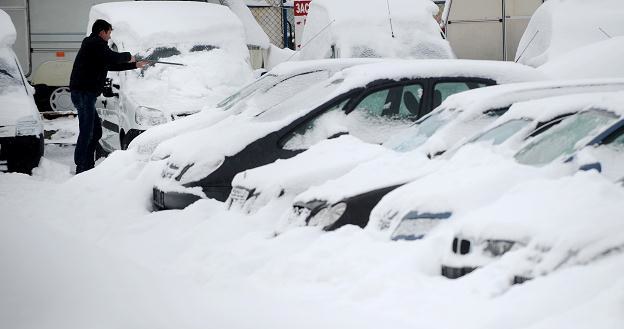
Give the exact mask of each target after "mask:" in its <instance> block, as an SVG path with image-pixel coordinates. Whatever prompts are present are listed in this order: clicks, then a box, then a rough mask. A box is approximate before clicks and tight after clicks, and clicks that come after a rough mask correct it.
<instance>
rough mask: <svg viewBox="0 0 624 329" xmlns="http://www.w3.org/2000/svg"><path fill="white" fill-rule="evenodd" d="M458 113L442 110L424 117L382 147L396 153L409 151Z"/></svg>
mask: <svg viewBox="0 0 624 329" xmlns="http://www.w3.org/2000/svg"><path fill="white" fill-rule="evenodd" d="M458 114H459V111H456V110H454V109H444V110H441V111H438V112H435V113H433V114H431V115H429V116H427V117H424V118H423V119H421V120H420V121H418V122H417V123H416V124H414V125H412V126H411V127H409V128H408V129H405V130H403V131H401V132H399V133H397V134H395V135H393V136H392V137H390V138H389V139H388V141H386V142H385V143H384V146H386V147H388V148H391V149H393V150H395V151H398V152H407V151H411V150H413V149H415V148H417V147H418V146H420V145H422V144H423V143H424V142H425V141H426V140H427V139H428V138H429V137H431V136H432V135H433V134H434V133H435V132H436V131H438V129H440V128H441V127H443V126H445V125H446V124H447V123H449V122H451V121H452V120H453V119H454V118H455V117H457V115H458Z"/></svg>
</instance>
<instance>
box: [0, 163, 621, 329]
mask: <svg viewBox="0 0 624 329" xmlns="http://www.w3.org/2000/svg"><path fill="white" fill-rule="evenodd" d="M46 157H48V155H46ZM136 157H137V155H136V154H134V153H132V152H131V151H124V152H121V151H118V152H115V153H113V154H112V155H111V156H110V157H109V158H108V159H106V160H105V161H103V162H102V163H100V164H99V165H98V166H97V167H96V169H94V170H92V171H89V172H87V173H84V174H81V175H78V176H73V177H70V176H69V175H67V172H68V167H67V166H66V165H64V164H63V163H59V162H58V161H56V160H55V159H52V158H46V159H44V161H43V163H42V165H41V166H40V168H38V169H37V170H36V172H35V174H34V175H33V176H32V177H30V176H26V175H21V174H6V173H2V174H0V209H1V213H2V216H0V255H1V256H0V257H1V259H2V266H3V269H2V271H0V291H1V292H2V293H0V326H1V327H4V328H86V327H90V328H111V327H114V328H171V327H176V328H206V327H212V328H293V327H297V328H319V327H327V328H355V327H358V328H379V327H392V328H431V327H433V326H436V327H442V328H451V327H463V328H501V327H506V328H528V327H531V328H533V327H537V328H553V327H563V326H565V327H566V328H590V327H591V328H613V327H617V326H618V325H620V324H621V323H623V321H624V314H623V313H622V312H621V305H622V303H624V289H622V287H624V280H622V277H621V269H622V268H623V267H624V257H622V255H621V254H620V255H616V256H613V257H609V258H605V259H603V260H601V261H598V262H596V263H593V264H592V265H591V266H574V267H569V268H565V269H563V270H560V271H556V272H554V273H552V274H551V275H549V276H546V277H543V278H538V279H536V280H534V281H530V282H528V283H526V284H523V285H520V286H510V285H509V284H508V282H507V281H506V280H505V279H504V278H503V277H502V276H501V275H500V273H498V272H497V271H496V270H494V269H488V268H485V269H483V270H478V271H476V272H474V273H473V274H471V275H469V276H467V277H465V278H462V279H459V280H455V281H451V280H447V279H444V278H442V277H441V276H439V274H438V273H439V265H440V264H439V260H438V259H437V258H436V257H435V256H432V255H435V254H436V252H435V251H436V250H439V248H447V247H448V246H446V244H445V243H443V242H446V241H442V240H440V239H437V238H436V237H435V236H434V237H432V238H428V239H425V240H422V241H417V242H394V243H393V242H388V241H381V240H376V239H375V238H374V237H373V236H371V235H369V234H367V233H366V232H364V231H362V230H361V229H359V228H355V227H344V228H342V229H339V230H337V231H335V232H329V233H321V232H320V231H318V230H317V229H315V228H309V227H308V228H298V229H294V230H292V231H289V232H287V233H285V234H282V235H280V236H278V237H273V236H272V228H273V225H274V224H275V221H276V220H277V218H275V216H273V214H272V212H271V209H270V205H269V206H267V207H264V208H263V209H262V210H261V211H259V212H258V213H256V214H254V215H251V216H245V215H241V214H237V213H231V212H227V211H225V210H224V209H223V205H222V204H221V203H218V202H214V201H210V200H202V201H199V202H197V203H195V204H194V205H192V206H190V207H188V208H187V209H185V210H181V211H180V210H173V211H163V212H157V213H152V212H150V211H149V208H148V207H149V197H150V193H151V182H153V181H154V178H155V176H158V175H159V174H160V173H159V170H158V169H157V168H159V167H158V166H157V164H158V163H147V164H145V163H144V162H140V161H135V160H136ZM143 166H147V167H143ZM581 314H582V315H584V316H586V318H582V320H583V321H574V322H573V321H571V319H579V320H581V318H579V316H580V315H581Z"/></svg>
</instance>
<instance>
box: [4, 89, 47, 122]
mask: <svg viewBox="0 0 624 329" xmlns="http://www.w3.org/2000/svg"><path fill="white" fill-rule="evenodd" d="M3 88H6V89H5V90H2V92H1V93H0V126H14V125H15V124H16V123H17V120H18V119H20V118H23V117H25V116H32V117H33V120H39V111H38V110H37V106H36V105H35V101H34V100H33V98H32V96H30V95H29V94H27V93H26V90H25V89H24V87H23V86H21V87H20V86H10V87H7V86H5V87H3Z"/></svg>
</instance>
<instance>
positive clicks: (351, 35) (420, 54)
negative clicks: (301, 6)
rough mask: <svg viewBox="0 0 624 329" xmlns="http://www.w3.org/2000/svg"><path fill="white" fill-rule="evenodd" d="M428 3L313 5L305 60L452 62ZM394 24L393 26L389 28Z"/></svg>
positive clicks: (354, 0) (329, 1)
mask: <svg viewBox="0 0 624 329" xmlns="http://www.w3.org/2000/svg"><path fill="white" fill-rule="evenodd" d="M437 12H438V7H437V6H436V5H435V4H434V3H433V2H431V1H430V0H389V1H386V0H368V1H364V2H363V1H360V0H341V1H335V0H314V1H312V2H311V3H310V9H309V12H308V16H307V18H306V24H305V27H304V30H303V37H302V49H301V50H300V54H301V57H300V58H301V59H316V58H329V57H331V55H332V54H331V52H332V46H333V47H334V51H335V53H334V54H333V55H334V57H391V58H453V57H454V55H453V52H452V50H451V47H450V46H449V44H448V42H447V41H446V40H444V39H442V37H441V34H440V27H439V26H438V24H437V23H436V21H435V19H434V18H433V16H434V15H436V14H437ZM390 22H392V24H390Z"/></svg>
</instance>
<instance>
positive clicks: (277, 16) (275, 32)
mask: <svg viewBox="0 0 624 329" xmlns="http://www.w3.org/2000/svg"><path fill="white" fill-rule="evenodd" d="M265 1H266V2H267V5H266V6H258V5H254V6H249V9H250V10H251V13H252V14H253V16H254V17H255V18H256V21H258V24H260V26H261V27H262V29H263V30H264V32H266V34H267V35H268V36H269V39H271V43H272V44H274V45H276V46H278V47H281V48H285V47H288V48H293V46H294V42H293V39H294V31H293V26H294V12H293V8H292V7H283V6H282V1H281V0H265Z"/></svg>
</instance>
